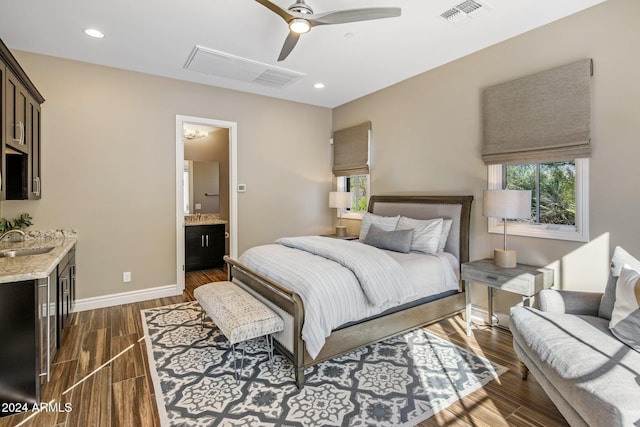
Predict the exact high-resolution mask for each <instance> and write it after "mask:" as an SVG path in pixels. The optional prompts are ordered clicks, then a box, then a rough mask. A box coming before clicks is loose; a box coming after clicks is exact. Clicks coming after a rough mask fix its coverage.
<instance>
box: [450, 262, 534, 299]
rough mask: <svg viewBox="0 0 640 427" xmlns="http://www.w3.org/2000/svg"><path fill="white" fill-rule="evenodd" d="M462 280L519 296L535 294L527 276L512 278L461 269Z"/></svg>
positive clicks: (532, 281) (531, 282) (532, 284)
mask: <svg viewBox="0 0 640 427" xmlns="http://www.w3.org/2000/svg"><path fill="white" fill-rule="evenodd" d="M462 278H463V279H464V280H472V281H477V282H482V283H484V284H485V285H488V286H492V287H495V288H500V289H503V290H505V291H509V292H515V293H518V294H521V295H532V294H534V293H535V286H534V280H533V276H531V275H529V274H524V275H520V276H515V277H514V276H507V275H503V274H500V273H496V272H486V271H478V270H474V269H465V268H464V267H463V270H462Z"/></svg>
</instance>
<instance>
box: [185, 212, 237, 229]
mask: <svg viewBox="0 0 640 427" xmlns="http://www.w3.org/2000/svg"><path fill="white" fill-rule="evenodd" d="M228 222H229V221H225V220H224V219H220V216H219V215H218V214H190V215H185V216H184V225H185V226H187V227H190V226H193V225H214V224H227V223H228Z"/></svg>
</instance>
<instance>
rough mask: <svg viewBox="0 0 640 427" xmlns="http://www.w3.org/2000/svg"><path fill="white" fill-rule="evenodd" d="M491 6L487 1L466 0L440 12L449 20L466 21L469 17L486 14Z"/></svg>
mask: <svg viewBox="0 0 640 427" xmlns="http://www.w3.org/2000/svg"><path fill="white" fill-rule="evenodd" d="M489 10H491V8H490V7H489V6H488V5H487V4H486V3H480V2H477V1H475V0H466V1H463V2H462V3H460V4H457V5H455V6H453V7H452V8H451V9H447V10H445V11H444V12H442V13H441V14H440V16H441V17H442V18H444V19H445V20H446V21H447V22H460V21H466V20H467V19H468V18H475V17H478V16H480V15H484V14H485V13H487V12H488V11H489Z"/></svg>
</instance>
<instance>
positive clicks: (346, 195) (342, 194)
mask: <svg viewBox="0 0 640 427" xmlns="http://www.w3.org/2000/svg"><path fill="white" fill-rule="evenodd" d="M329 207H330V208H350V207H351V193H350V192H348V191H332V192H330V193H329Z"/></svg>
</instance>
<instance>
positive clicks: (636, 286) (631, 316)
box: [609, 265, 640, 351]
mask: <svg viewBox="0 0 640 427" xmlns="http://www.w3.org/2000/svg"><path fill="white" fill-rule="evenodd" d="M628 267H629V266H628V265H625V266H624V267H623V268H622V272H621V273H620V277H618V282H617V283H616V302H615V304H614V305H613V313H612V314H611V322H609V328H610V329H611V333H612V334H613V335H615V336H616V338H618V339H619V340H620V341H622V342H623V343H625V344H626V345H628V346H629V347H631V348H633V349H634V350H636V351H640V273H639V272H638V271H636V270H633V269H631V268H628Z"/></svg>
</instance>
